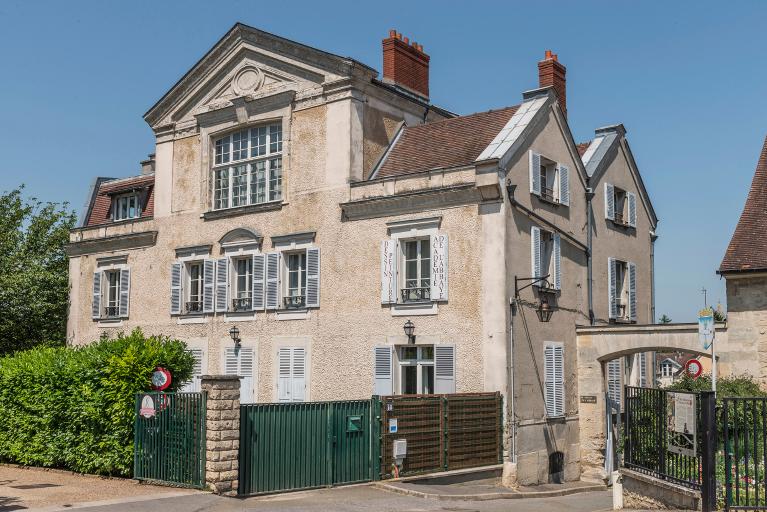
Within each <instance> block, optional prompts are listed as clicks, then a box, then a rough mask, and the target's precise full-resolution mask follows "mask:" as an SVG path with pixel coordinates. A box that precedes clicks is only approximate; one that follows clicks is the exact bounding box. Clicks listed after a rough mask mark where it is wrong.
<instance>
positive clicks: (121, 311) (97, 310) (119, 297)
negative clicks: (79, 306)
mask: <svg viewBox="0 0 767 512" xmlns="http://www.w3.org/2000/svg"><path fill="white" fill-rule="evenodd" d="M129 306H130V269H129V268H128V267H126V266H118V267H109V268H103V269H99V270H97V271H96V272H94V273H93V294H92V307H91V316H92V317H93V319H94V320H108V319H117V318H127V317H128V312H129Z"/></svg>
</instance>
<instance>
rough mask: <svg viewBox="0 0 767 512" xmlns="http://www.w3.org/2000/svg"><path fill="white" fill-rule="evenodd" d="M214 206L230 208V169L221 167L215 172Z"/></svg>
mask: <svg viewBox="0 0 767 512" xmlns="http://www.w3.org/2000/svg"><path fill="white" fill-rule="evenodd" d="M213 208H214V209H216V210H218V209H220V208H229V169H219V170H217V171H215V173H214V183H213Z"/></svg>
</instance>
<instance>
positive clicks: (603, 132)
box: [583, 124, 626, 178]
mask: <svg viewBox="0 0 767 512" xmlns="http://www.w3.org/2000/svg"><path fill="white" fill-rule="evenodd" d="M624 135H626V129H625V128H624V127H623V125H622V124H615V125H612V126H605V127H603V128H597V129H596V130H594V140H593V141H592V142H591V144H590V145H589V148H588V149H587V150H586V152H585V153H584V154H583V165H584V166H585V167H586V174H588V176H589V178H591V177H592V176H594V175H595V174H596V173H597V171H598V170H599V167H600V165H601V164H602V162H604V161H605V157H606V156H607V155H608V154H609V153H610V151H611V150H612V149H613V148H614V147H615V146H616V144H618V143H619V142H620V139H621V138H622V137H623V136H624Z"/></svg>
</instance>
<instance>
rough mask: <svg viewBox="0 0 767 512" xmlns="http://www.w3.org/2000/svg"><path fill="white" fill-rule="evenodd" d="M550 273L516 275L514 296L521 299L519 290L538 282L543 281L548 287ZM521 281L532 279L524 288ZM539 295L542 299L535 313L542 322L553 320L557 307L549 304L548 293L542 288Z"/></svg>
mask: <svg viewBox="0 0 767 512" xmlns="http://www.w3.org/2000/svg"><path fill="white" fill-rule="evenodd" d="M548 278H549V276H548V274H547V275H545V276H543V277H517V276H514V298H515V299H516V300H517V301H519V292H521V291H522V290H524V289H525V288H528V287H530V286H533V285H534V284H536V283H540V282H543V283H545V285H546V287H548V286H549V281H548ZM520 281H530V283H528V284H526V285H525V286H523V287H522V288H520V287H519V282H520ZM538 295H540V297H541V300H540V302H538V306H537V307H536V308H535V314H536V315H537V316H538V321H540V322H544V323H546V322H548V321H549V320H551V315H553V314H554V311H555V308H553V307H551V304H549V299H548V298H546V293H545V292H544V291H543V290H541V291H540V292H539V293H538Z"/></svg>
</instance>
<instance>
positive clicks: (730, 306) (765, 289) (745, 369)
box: [717, 274, 767, 389]
mask: <svg viewBox="0 0 767 512" xmlns="http://www.w3.org/2000/svg"><path fill="white" fill-rule="evenodd" d="M726 277H727V347H726V350H725V349H724V348H725V347H723V346H722V345H723V344H722V343H718V344H717V351H718V352H720V353H721V356H720V365H719V367H718V368H719V369H720V371H721V372H722V373H733V374H742V373H747V374H749V375H753V376H755V377H756V378H757V379H758V380H759V382H760V383H761V385H762V387H763V388H765V389H767V275H765V274H757V275H754V274H751V275H749V274H742V275H736V274H731V275H728V276H726Z"/></svg>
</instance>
